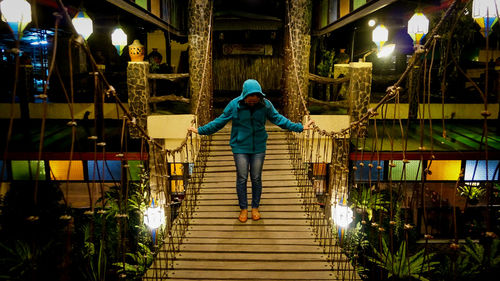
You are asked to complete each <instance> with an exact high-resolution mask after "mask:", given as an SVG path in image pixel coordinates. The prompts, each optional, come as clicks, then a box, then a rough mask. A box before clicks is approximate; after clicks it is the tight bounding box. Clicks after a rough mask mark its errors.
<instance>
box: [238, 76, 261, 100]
mask: <svg viewBox="0 0 500 281" xmlns="http://www.w3.org/2000/svg"><path fill="white" fill-rule="evenodd" d="M251 94H260V95H261V96H262V97H265V96H266V95H265V94H264V93H263V92H262V88H261V87H260V84H259V82H257V80H255V79H248V80H246V81H245V82H244V83H243V91H241V98H242V99H244V98H246V97H247V96H248V95H251Z"/></svg>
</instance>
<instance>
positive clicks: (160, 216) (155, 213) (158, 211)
mask: <svg viewBox="0 0 500 281" xmlns="http://www.w3.org/2000/svg"><path fill="white" fill-rule="evenodd" d="M144 223H145V224H146V225H147V226H148V227H149V228H151V229H157V228H159V227H160V226H161V225H162V224H164V223H165V210H163V207H160V206H154V201H153V204H152V205H151V206H150V207H149V208H148V209H147V210H146V213H145V214H144Z"/></svg>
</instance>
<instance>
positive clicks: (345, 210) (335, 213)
mask: <svg viewBox="0 0 500 281" xmlns="http://www.w3.org/2000/svg"><path fill="white" fill-rule="evenodd" d="M353 215H354V214H353V212H352V210H351V208H349V207H348V206H346V205H344V204H339V203H337V204H335V205H332V218H333V222H334V223H335V225H337V226H338V227H341V228H346V227H348V226H349V224H350V223H351V222H352V217H353Z"/></svg>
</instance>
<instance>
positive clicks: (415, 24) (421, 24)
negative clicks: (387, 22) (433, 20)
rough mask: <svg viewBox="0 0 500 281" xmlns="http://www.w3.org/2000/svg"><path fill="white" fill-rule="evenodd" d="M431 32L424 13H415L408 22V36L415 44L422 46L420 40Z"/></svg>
mask: <svg viewBox="0 0 500 281" xmlns="http://www.w3.org/2000/svg"><path fill="white" fill-rule="evenodd" d="M427 32H429V20H428V19H427V17H426V16H425V15H424V14H422V13H415V14H414V15H413V16H412V17H411V18H410V20H409V21H408V34H410V36H411V38H412V39H413V42H415V44H420V39H422V37H423V36H424V35H425V34H427Z"/></svg>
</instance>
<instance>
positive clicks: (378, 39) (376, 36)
mask: <svg viewBox="0 0 500 281" xmlns="http://www.w3.org/2000/svg"><path fill="white" fill-rule="evenodd" d="M388 38H389V30H388V29H387V28H386V27H385V26H384V25H383V24H381V25H379V26H377V27H375V29H374V30H373V32H372V41H373V42H375V44H377V47H378V48H379V49H380V48H382V46H384V43H385V42H386V41H387V39H388Z"/></svg>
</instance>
